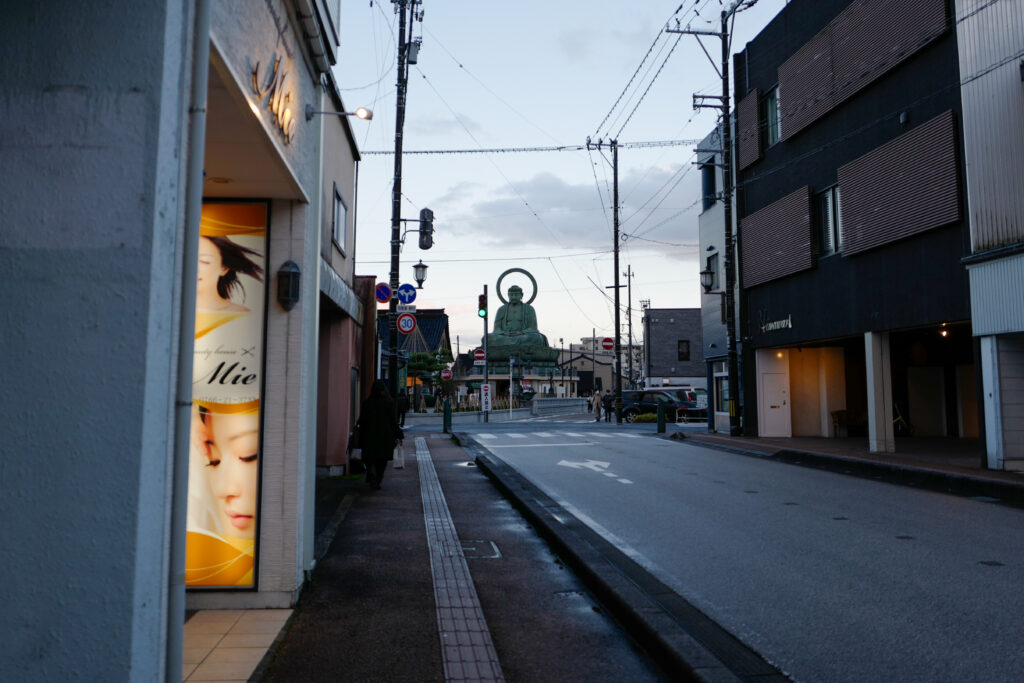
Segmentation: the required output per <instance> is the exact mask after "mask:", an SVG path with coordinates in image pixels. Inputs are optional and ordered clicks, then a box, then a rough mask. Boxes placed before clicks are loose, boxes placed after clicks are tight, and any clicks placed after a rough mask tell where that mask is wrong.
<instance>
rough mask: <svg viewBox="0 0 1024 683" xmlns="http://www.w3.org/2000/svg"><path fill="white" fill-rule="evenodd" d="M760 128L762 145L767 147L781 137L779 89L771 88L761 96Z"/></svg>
mask: <svg viewBox="0 0 1024 683" xmlns="http://www.w3.org/2000/svg"><path fill="white" fill-rule="evenodd" d="M760 114H761V115H760V119H761V121H760V124H761V129H762V130H763V131H764V135H762V136H761V142H762V145H764V148H765V149H767V148H769V147H771V146H772V145H774V144H775V143H776V142H778V141H779V138H781V137H782V112H781V108H780V104H779V89H778V87H775V88H772V89H771V90H770V91H768V94H767V95H765V96H764V97H763V98H761V112H760Z"/></svg>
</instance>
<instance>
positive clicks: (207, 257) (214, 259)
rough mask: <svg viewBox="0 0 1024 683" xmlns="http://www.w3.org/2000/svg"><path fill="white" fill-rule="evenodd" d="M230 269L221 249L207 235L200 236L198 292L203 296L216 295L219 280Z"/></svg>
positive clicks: (197, 275) (218, 296)
mask: <svg viewBox="0 0 1024 683" xmlns="http://www.w3.org/2000/svg"><path fill="white" fill-rule="evenodd" d="M227 271H228V269H227V268H226V267H225V266H224V262H223V260H222V258H221V255H220V249H218V248H217V245H216V244H214V243H213V242H211V241H210V240H209V239H208V238H206V237H200V238H199V268H198V270H197V273H196V294H197V295H198V296H199V297H200V298H201V297H204V296H214V297H217V298H220V294H218V293H217V281H218V280H220V276H221V275H224V274H225V273H227Z"/></svg>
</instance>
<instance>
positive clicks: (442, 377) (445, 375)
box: [441, 368, 452, 379]
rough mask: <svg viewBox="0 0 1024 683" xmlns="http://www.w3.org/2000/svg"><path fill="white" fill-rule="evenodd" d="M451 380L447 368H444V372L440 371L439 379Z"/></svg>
mask: <svg viewBox="0 0 1024 683" xmlns="http://www.w3.org/2000/svg"><path fill="white" fill-rule="evenodd" d="M451 378H452V371H451V370H449V369H448V368H445V369H444V370H442V371H441V379H451Z"/></svg>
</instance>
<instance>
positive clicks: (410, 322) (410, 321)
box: [397, 313, 416, 334]
mask: <svg viewBox="0 0 1024 683" xmlns="http://www.w3.org/2000/svg"><path fill="white" fill-rule="evenodd" d="M397 324H398V331H399V332H401V333H402V334H409V333H410V332H412V331H413V330H415V329H416V316H414V315H413V314H412V313H403V314H402V315H400V316H398V323H397Z"/></svg>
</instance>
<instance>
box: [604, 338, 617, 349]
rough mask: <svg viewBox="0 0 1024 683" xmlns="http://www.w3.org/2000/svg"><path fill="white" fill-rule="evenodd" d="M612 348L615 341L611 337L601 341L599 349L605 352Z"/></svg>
mask: <svg viewBox="0 0 1024 683" xmlns="http://www.w3.org/2000/svg"><path fill="white" fill-rule="evenodd" d="M613 346H615V340H614V339H612V338H611V337H605V338H604V339H602V340H601V348H602V349H604V350H605V351H607V350H609V349H611V348H612V347H613Z"/></svg>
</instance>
